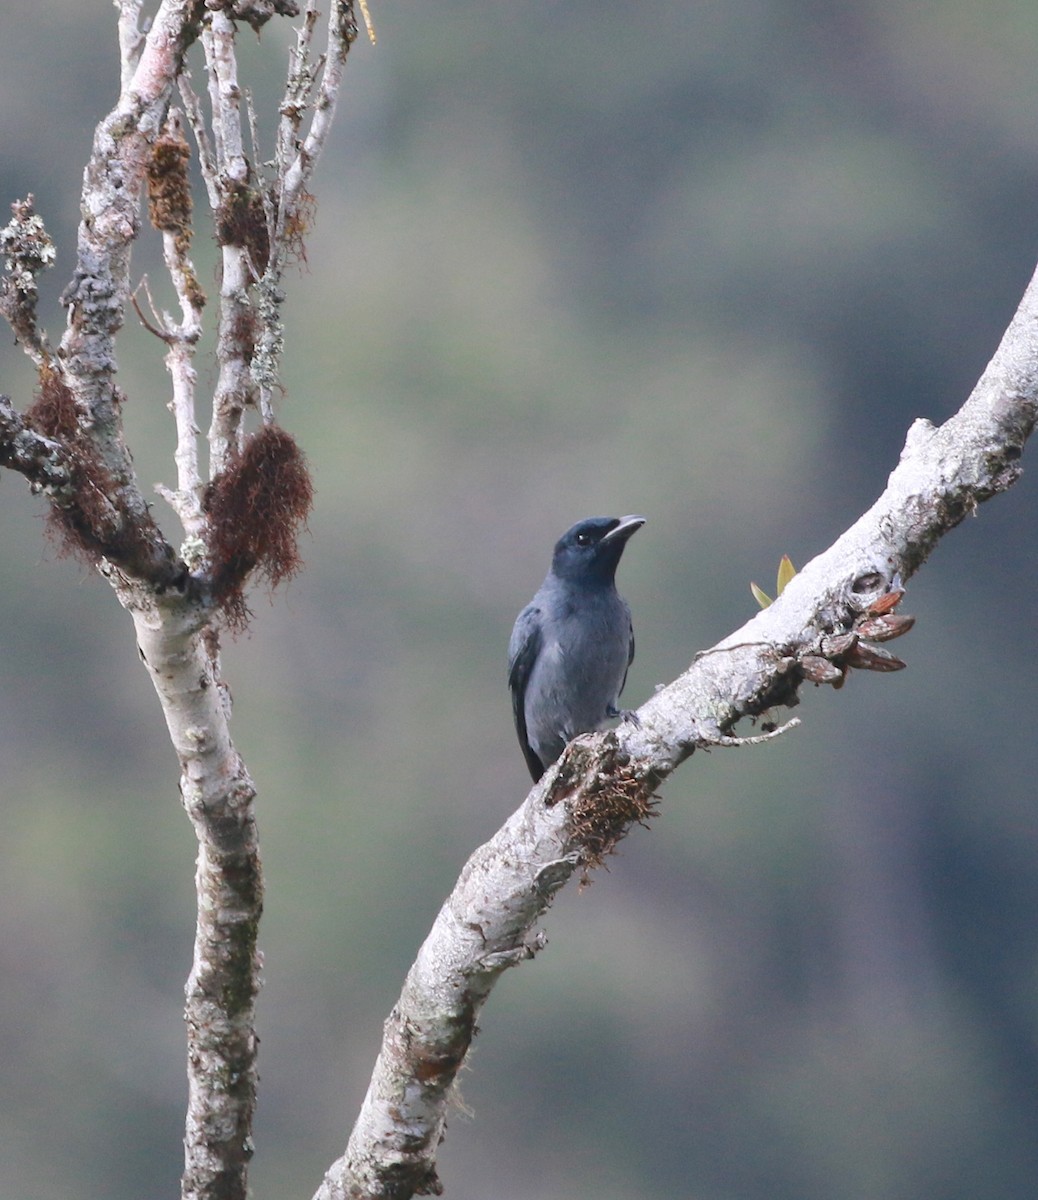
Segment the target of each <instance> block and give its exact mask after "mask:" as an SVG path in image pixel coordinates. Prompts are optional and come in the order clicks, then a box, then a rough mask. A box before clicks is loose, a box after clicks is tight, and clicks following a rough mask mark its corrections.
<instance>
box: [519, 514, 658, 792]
mask: <svg viewBox="0 0 1038 1200" xmlns="http://www.w3.org/2000/svg"><path fill="white" fill-rule="evenodd" d="M644 524H645V518H644V517H635V516H630V517H588V519H587V520H586V521H580V522H579V523H578V524H576V525H574V526H573V528H572V529H570V530H569V531H568V532H567V533H564V534H563V535H562V537H561V538H559V540H558V542H556V543H555V552H554V554H553V556H552V560H551V570H550V571H549V572H548V574H547V577H546V578H545V580H544V582H543V583H542V584H541V586H540V588H539V590H538V592H537V595H536V596H534V598H533V599H532V600H531V601H530V603H529V604H528V605H527V606H526V607H525V608H524V609H523V611H522V612H521V613H520V614H519V616H518V617H516V621H515V627H514V628H513V630H512V639H511V641H510V642H509V644H508V686H509V688H510V689H511V692H512V712H513V714H514V716H515V729H516V732H517V733H518V734H519V745H520V746H521V747H522V750H523V754H524V755H525V756H526V764H527V766H528V767H529V768H530V774H531V775H532V776H533V778H534V780H535V781H536V780H538V779H540V777H541V776H542V775H543V774H544V772H545V770H546V769H547V768H548V767H549V766H550V765H551V763H553V762H554V761H555V760H556V759H557V758H558V757H559V755H560V754H561V753H562V751H563V750H564V749H565V746H566V743H567V742H569V741H570V740H571V739H572V738H575V737H576V736H577V734H578V733H589V732H590V731H591V730H593V729H599V728H600V727H601V726H602V725H603V724H604V723H605V722H606V721H607V720H609V718H610V717H619V716H624V715H626V714H623V713H621V712H620V709H619V707H618V701H619V699H620V693H621V692H622V691H623V686H624V683H625V682H626V680H627V668H628V667H629V666H630V665H631V661H632V660H633V658H634V630H633V628H632V626H631V610H630V609H629V608H628V607H627V601H626V600H624V598H623V597H622V596H621V595H620V594H619V593H618V592H617V590H616V583H615V576H616V568H617V564H618V563H619V562H620V555H621V554H623V552H624V546H626V545H627V539H628V538H629V537H630V536H631V534H632V533H634V532H635V531H636V530H638V529H641V527H642V526H643V525H644Z"/></svg>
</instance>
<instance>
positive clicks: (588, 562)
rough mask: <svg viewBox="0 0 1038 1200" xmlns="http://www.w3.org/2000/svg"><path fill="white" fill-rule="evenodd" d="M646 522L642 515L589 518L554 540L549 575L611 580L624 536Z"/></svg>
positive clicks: (573, 579) (605, 581)
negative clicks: (553, 551) (550, 573)
mask: <svg viewBox="0 0 1038 1200" xmlns="http://www.w3.org/2000/svg"><path fill="white" fill-rule="evenodd" d="M644 524H645V518H644V517H637V516H629V517H588V518H587V519H586V520H584V521H578V522H577V524H576V525H574V526H573V528H572V529H569V530H567V531H566V532H565V533H564V534H563V535H562V537H560V538H559V540H558V541H557V542H556V543H555V553H554V554H553V555H552V560H551V570H552V574H553V575H555V576H556V578H558V579H566V580H569V581H571V582H576V583H581V582H586V583H612V582H613V577H614V576H615V574H616V567H617V564H618V563H619V561H620V555H621V554H623V552H624V546H626V545H627V539H628V538H629V537H630V536H631V534H632V533H635V532H637V530H639V529H641V527H642V526H643V525H644Z"/></svg>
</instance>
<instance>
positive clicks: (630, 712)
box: [606, 704, 642, 729]
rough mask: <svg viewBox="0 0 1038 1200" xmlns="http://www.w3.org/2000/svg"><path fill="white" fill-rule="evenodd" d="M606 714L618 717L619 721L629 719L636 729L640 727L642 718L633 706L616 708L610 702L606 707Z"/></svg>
mask: <svg viewBox="0 0 1038 1200" xmlns="http://www.w3.org/2000/svg"><path fill="white" fill-rule="evenodd" d="M606 716H607V717H619V718H620V720H621V721H629V722H630V723H631V724H632V725H633V726H634V727H635V728H636V729H640V728H641V724H642V719H641V717H639V716H638V714H637V713H636V712H635V711H634V709H633V708H617V707H616V706H615V705H613V704H610V706H609V707H608V708H607V709H606Z"/></svg>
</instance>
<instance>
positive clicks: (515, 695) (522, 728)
mask: <svg viewBox="0 0 1038 1200" xmlns="http://www.w3.org/2000/svg"><path fill="white" fill-rule="evenodd" d="M540 652H541V610H540V609H539V608H538V607H537V606H536V605H535V604H528V605H527V606H526V607H525V608H524V609H523V611H522V612H521V613H520V614H519V616H518V617H516V620H515V627H514V628H513V630H512V638H511V641H510V642H509V643H508V686H509V688H510V689H511V692H512V716H513V717H514V718H515V731H516V733H517V734H518V735H519V745H520V746H521V747H522V751H523V755H524V757H525V758H526V765H527V766H528V767H529V768H530V774H531V775H532V776H533V780H534V782H535V783H536V782H537V780H538V779H540V777H541V776H542V775H543V774H544V763H542V762H541V760H540V759H539V758H538V757H537V755H536V754H535V753H534V751H533V749H532V747H531V746H530V739H529V738H528V737H527V734H526V685H527V684H528V683H529V682H530V672H531V671H532V670H533V664H534V663H535V662H536V661H537V655H538V654H540Z"/></svg>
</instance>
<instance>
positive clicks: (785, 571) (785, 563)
mask: <svg viewBox="0 0 1038 1200" xmlns="http://www.w3.org/2000/svg"><path fill="white" fill-rule="evenodd" d="M796 573H797V569H796V567H794V566H793V560H792V559H791V558H790V557H789V555H788V554H783V555H782V561H781V562H780V563H779V567H778V581H777V582H776V584H775V586H776V588H777V589H778V593H777V594H778V595H780V596H781V595H782V593H783V592H784V591H785V590H786V584H787V583H789V581H790V580H791V579H792V578H793V576H794V575H795V574H796Z"/></svg>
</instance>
